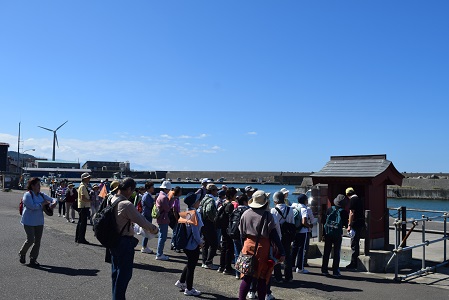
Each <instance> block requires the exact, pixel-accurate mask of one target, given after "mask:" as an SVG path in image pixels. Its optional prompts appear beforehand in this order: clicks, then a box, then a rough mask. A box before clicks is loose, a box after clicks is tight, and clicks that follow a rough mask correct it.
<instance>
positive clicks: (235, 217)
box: [226, 206, 248, 240]
mask: <svg viewBox="0 0 449 300" xmlns="http://www.w3.org/2000/svg"><path fill="white" fill-rule="evenodd" d="M247 209H248V207H245V206H244V207H237V208H236V209H234V211H233V212H232V214H231V215H230V216H229V225H228V228H227V229H226V232H227V234H228V235H229V237H230V238H231V239H233V240H238V239H240V230H239V226H240V219H241V218H242V215H243V213H244V212H245V211H246V210H247Z"/></svg>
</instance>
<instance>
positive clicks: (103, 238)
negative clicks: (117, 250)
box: [92, 199, 131, 248]
mask: <svg viewBox="0 0 449 300" xmlns="http://www.w3.org/2000/svg"><path fill="white" fill-rule="evenodd" d="M124 200H126V199H121V200H118V201H115V202H114V203H113V204H111V205H109V204H107V205H106V206H105V207H104V208H103V209H102V210H100V211H99V212H97V213H96V214H95V215H94V217H93V219H92V223H93V229H94V232H95V237H96V238H97V240H98V241H99V242H100V243H101V244H102V245H103V246H105V247H106V248H114V247H116V246H117V245H118V243H119V241H120V237H121V235H122V233H123V230H125V227H126V226H128V229H129V226H131V222H130V221H129V220H128V223H126V224H125V226H123V228H122V230H121V231H120V232H117V228H116V227H117V222H116V221H115V212H114V208H115V207H116V206H117V204H118V203H119V202H121V201H124Z"/></svg>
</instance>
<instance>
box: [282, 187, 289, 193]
mask: <svg viewBox="0 0 449 300" xmlns="http://www.w3.org/2000/svg"><path fill="white" fill-rule="evenodd" d="M281 193H282V194H287V193H290V191H289V190H287V189H286V188H282V189H281Z"/></svg>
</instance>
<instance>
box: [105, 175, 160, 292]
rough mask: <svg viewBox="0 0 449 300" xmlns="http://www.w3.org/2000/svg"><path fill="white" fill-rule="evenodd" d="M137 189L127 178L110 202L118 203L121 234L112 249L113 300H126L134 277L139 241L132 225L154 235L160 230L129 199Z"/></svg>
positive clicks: (118, 229) (115, 211)
mask: <svg viewBox="0 0 449 300" xmlns="http://www.w3.org/2000/svg"><path fill="white" fill-rule="evenodd" d="M135 188H136V182H135V181H134V179H132V178H125V179H123V181H121V182H120V184H119V186H118V191H117V194H115V195H114V196H113V197H112V199H111V200H110V202H111V205H114V203H115V202H117V201H118V203H117V204H116V207H115V208H114V214H115V220H116V223H117V224H116V227H115V228H111V230H116V231H117V232H120V233H121V236H120V239H119V242H118V244H117V245H116V246H114V247H111V248H110V249H109V250H110V253H111V260H112V266H111V270H112V299H113V300H118V299H125V294H126V289H127V287H128V283H129V281H130V280H131V277H132V271H133V262H134V253H135V252H134V248H135V247H136V246H137V244H138V242H139V240H138V239H136V238H135V237H134V229H133V227H132V226H131V223H137V224H138V225H139V226H141V227H142V228H144V229H146V230H148V231H149V232H151V233H152V234H156V233H157V232H158V229H157V227H156V226H155V225H153V224H152V223H150V222H148V221H147V219H145V217H144V216H142V215H141V214H140V213H139V212H138V211H137V208H136V207H135V206H134V204H133V203H132V202H131V201H129V200H128V199H129V198H130V197H131V195H132V193H133V192H134V190H135Z"/></svg>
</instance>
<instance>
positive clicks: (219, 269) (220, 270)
mask: <svg viewBox="0 0 449 300" xmlns="http://www.w3.org/2000/svg"><path fill="white" fill-rule="evenodd" d="M224 270H225V269H224V268H222V267H219V268H218V269H217V272H218V273H223V271H224Z"/></svg>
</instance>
